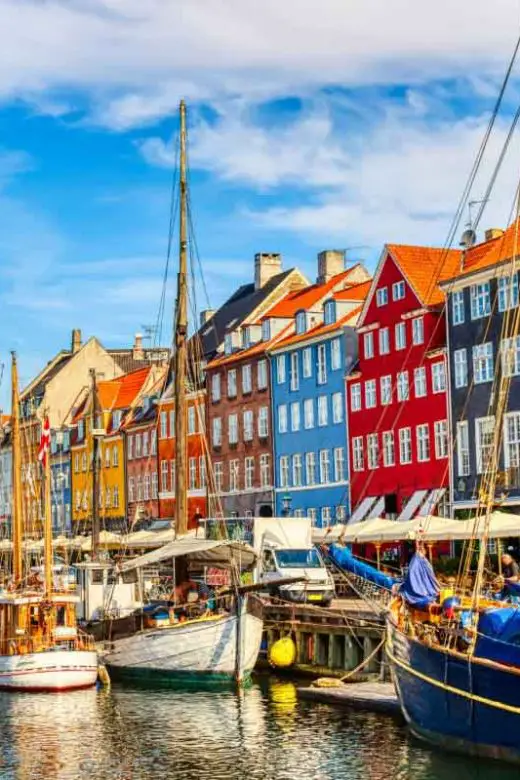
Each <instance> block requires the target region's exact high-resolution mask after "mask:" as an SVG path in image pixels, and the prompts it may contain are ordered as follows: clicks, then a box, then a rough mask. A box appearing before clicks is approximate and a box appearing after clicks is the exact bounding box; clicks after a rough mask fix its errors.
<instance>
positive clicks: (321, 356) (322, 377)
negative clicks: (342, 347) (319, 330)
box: [316, 344, 327, 385]
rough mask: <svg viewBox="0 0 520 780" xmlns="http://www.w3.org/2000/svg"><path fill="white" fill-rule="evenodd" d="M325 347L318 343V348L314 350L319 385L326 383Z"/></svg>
mask: <svg viewBox="0 0 520 780" xmlns="http://www.w3.org/2000/svg"><path fill="white" fill-rule="evenodd" d="M325 347H326V345H325V344H318V349H317V350H316V355H317V361H318V376H317V382H318V384H319V385H324V384H326V383H327V352H326V349H325Z"/></svg>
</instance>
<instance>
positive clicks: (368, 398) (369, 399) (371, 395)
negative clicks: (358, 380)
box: [365, 379, 377, 409]
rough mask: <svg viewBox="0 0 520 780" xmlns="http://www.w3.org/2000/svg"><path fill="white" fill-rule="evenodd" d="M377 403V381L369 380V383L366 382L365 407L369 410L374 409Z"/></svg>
mask: <svg viewBox="0 0 520 780" xmlns="http://www.w3.org/2000/svg"><path fill="white" fill-rule="evenodd" d="M376 403H377V397H376V380H375V379H369V380H368V382H365V407H366V408H367V409H373V408H374V407H375V405H376Z"/></svg>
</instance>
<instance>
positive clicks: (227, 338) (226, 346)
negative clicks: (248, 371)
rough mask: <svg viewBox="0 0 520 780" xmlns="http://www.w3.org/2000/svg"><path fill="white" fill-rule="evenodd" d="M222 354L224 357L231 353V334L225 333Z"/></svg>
mask: <svg viewBox="0 0 520 780" xmlns="http://www.w3.org/2000/svg"><path fill="white" fill-rule="evenodd" d="M224 352H225V353H226V355H231V353H232V352H233V338H232V336H231V333H226V335H225V336H224Z"/></svg>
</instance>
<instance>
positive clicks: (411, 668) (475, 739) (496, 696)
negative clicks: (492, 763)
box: [387, 619, 520, 764]
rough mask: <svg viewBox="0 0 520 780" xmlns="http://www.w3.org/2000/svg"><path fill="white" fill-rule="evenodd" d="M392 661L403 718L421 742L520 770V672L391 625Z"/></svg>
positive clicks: (390, 663) (391, 666)
mask: <svg viewBox="0 0 520 780" xmlns="http://www.w3.org/2000/svg"><path fill="white" fill-rule="evenodd" d="M387 657H388V662H389V665H390V669H391V672H392V677H393V680H394V684H395V687H396V691H397V695H398V696H399V700H400V703H401V708H402V710H403V714H404V716H405V718H406V720H407V722H408V724H409V726H410V728H411V730H412V732H413V733H414V734H415V735H416V736H418V737H419V738H422V739H425V740H427V741H428V742H431V743H434V744H437V745H441V746H442V747H445V748H447V749H450V750H457V751H461V752H464V753H466V754H471V755H476V756H486V757H489V758H495V759H501V760H505V761H510V762H514V763H519V764H520V670H518V669H512V668H504V667H502V668H499V667H497V665H493V664H490V663H486V662H485V661H484V662H482V660H480V661H479V659H473V660H470V659H469V658H468V657H466V656H464V655H462V654H457V653H449V652H446V651H444V650H443V649H442V648H436V647H428V646H426V645H424V644H422V643H421V642H418V641H417V640H414V639H411V638H410V637H408V636H406V635H405V634H403V633H402V632H401V631H399V629H398V628H397V627H396V626H395V624H394V623H393V621H392V620H391V619H389V620H388V631H387Z"/></svg>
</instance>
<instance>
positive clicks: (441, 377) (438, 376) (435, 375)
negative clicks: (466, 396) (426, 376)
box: [432, 362, 446, 393]
mask: <svg viewBox="0 0 520 780" xmlns="http://www.w3.org/2000/svg"><path fill="white" fill-rule="evenodd" d="M432 390H433V392H434V393H444V391H445V390H446V367H445V365H444V362H442V363H433V364H432Z"/></svg>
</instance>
